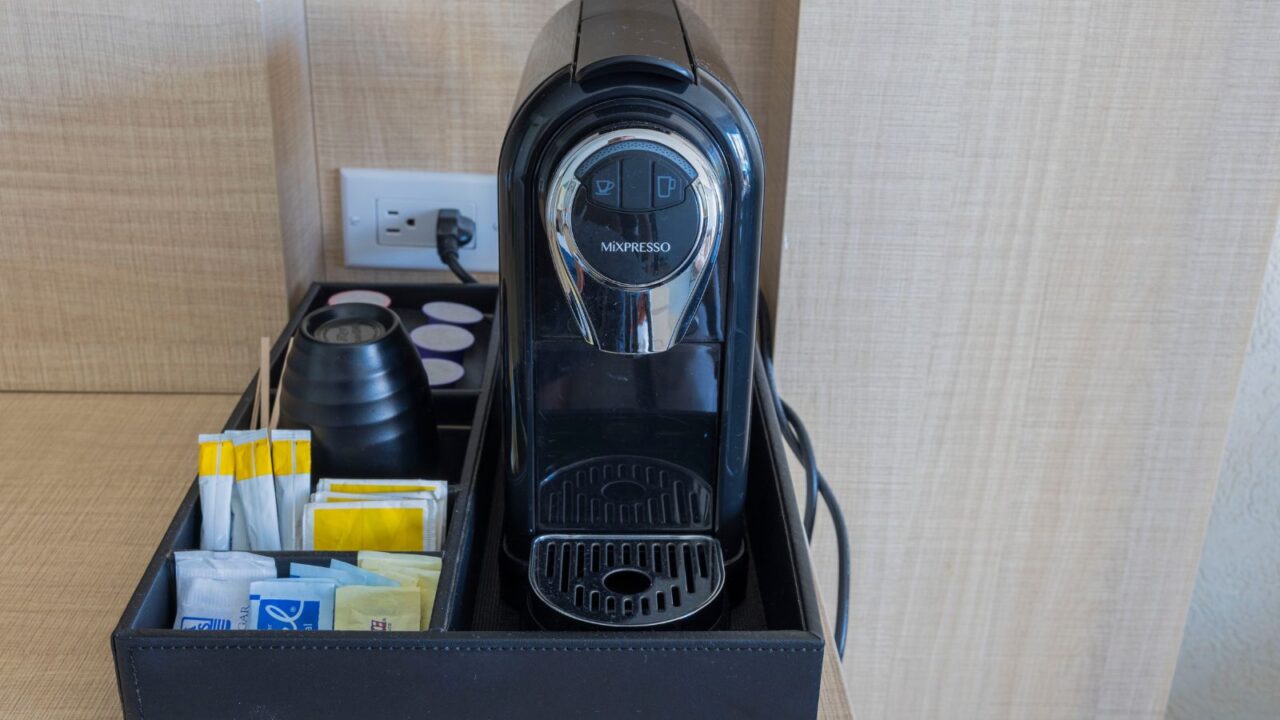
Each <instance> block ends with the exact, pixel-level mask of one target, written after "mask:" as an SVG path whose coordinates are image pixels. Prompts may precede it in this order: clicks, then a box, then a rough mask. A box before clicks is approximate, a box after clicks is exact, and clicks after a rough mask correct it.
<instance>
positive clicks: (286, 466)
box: [271, 430, 311, 550]
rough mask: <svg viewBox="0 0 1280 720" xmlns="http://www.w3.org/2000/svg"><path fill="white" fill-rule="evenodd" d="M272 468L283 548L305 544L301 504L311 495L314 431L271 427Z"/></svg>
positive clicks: (296, 547)
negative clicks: (312, 435)
mask: <svg viewBox="0 0 1280 720" xmlns="http://www.w3.org/2000/svg"><path fill="white" fill-rule="evenodd" d="M271 469H272V472H273V473H274V475H275V488H276V515H277V520H278V525H279V528H280V547H281V548H282V549H284V550H298V549H300V548H301V547H302V507H303V506H304V505H306V504H307V499H308V497H309V496H310V494H311V431H310V430H272V431H271Z"/></svg>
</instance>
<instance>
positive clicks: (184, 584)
mask: <svg viewBox="0 0 1280 720" xmlns="http://www.w3.org/2000/svg"><path fill="white" fill-rule="evenodd" d="M173 565H174V575H175V576H176V582H175V585H176V587H177V599H178V611H177V613H176V614H175V616H174V621H173V627H174V629H175V630H232V629H237V630H243V629H245V628H247V627H248V622H249V585H250V584H251V583H253V582H254V581H256V580H265V579H269V578H274V577H275V576H276V561H275V560H272V559H271V558H269V557H263V556H261V555H254V554H252V553H246V552H235V551H227V552H214V551H210V550H180V551H178V552H175V553H174V554H173Z"/></svg>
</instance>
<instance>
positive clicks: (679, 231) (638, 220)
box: [544, 128, 724, 354]
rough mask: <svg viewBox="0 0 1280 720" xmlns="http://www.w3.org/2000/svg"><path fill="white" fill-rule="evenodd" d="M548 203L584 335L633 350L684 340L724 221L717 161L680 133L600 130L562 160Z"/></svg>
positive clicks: (549, 227) (554, 245)
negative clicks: (689, 318)
mask: <svg viewBox="0 0 1280 720" xmlns="http://www.w3.org/2000/svg"><path fill="white" fill-rule="evenodd" d="M544 203H545V214H544V223H545V226H546V235H547V239H548V242H549V243H550V250H551V256H552V258H553V262H554V264H555V268H556V274H557V277H558V279H559V281H560V285H561V287H562V289H563V290H564V293H565V298H566V300H568V303H569V306H570V307H571V308H572V309H573V313H574V318H575V319H576V320H577V324H578V327H579V329H580V330H581V331H582V337H583V339H584V340H586V341H587V342H588V343H591V344H593V345H595V346H597V347H599V348H600V349H601V350H603V351H605V352H613V353H626V354H642V353H655V352H662V351H664V350H666V349H668V348H670V347H671V346H672V345H674V344H675V343H677V342H679V340H680V337H679V336H680V334H681V333H682V332H683V330H684V328H685V327H686V326H687V324H688V323H687V320H688V314H689V313H691V312H693V310H694V308H695V307H696V304H697V301H698V300H699V299H700V298H699V296H700V295H701V292H702V290H703V289H704V288H705V287H706V280H707V277H706V274H707V272H708V271H709V269H710V268H711V267H712V265H713V264H714V262H715V257H716V253H717V251H718V249H719V245H720V236H721V232H722V230H723V226H724V199H723V193H722V190H721V187H720V182H719V180H718V178H717V175H716V172H715V166H713V164H712V163H711V161H710V160H709V159H708V158H707V157H706V156H705V155H703V154H702V153H701V152H700V151H699V150H698V149H697V148H695V147H694V146H693V145H692V144H691V143H690V142H688V141H687V140H685V139H684V138H683V137H680V136H679V135H676V134H674V133H669V132H664V131H662V130H657V129H652V128H626V129H615V130H610V131H606V132H602V133H599V134H596V135H592V136H589V137H587V138H586V139H584V140H582V141H581V142H579V143H578V144H577V145H576V146H575V147H574V148H573V149H572V150H570V151H569V152H568V153H567V154H566V155H565V156H564V157H563V159H561V161H560V163H559V164H558V165H557V166H556V168H555V170H554V172H553V173H552V176H551V181H550V183H549V185H548V191H547V194H546V196H545V198H544Z"/></svg>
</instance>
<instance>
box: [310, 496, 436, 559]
mask: <svg viewBox="0 0 1280 720" xmlns="http://www.w3.org/2000/svg"><path fill="white" fill-rule="evenodd" d="M439 512H440V506H439V504H438V503H437V502H436V500H435V499H434V498H431V499H426V500H369V501H357V502H331V503H325V502H313V503H307V505H306V507H305V508H304V509H303V515H302V543H303V549H305V550H329V551H335V550H400V551H408V552H430V551H438V550H439V549H440V538H441V533H440V522H439V520H440V518H439Z"/></svg>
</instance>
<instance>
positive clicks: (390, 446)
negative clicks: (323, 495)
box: [280, 303, 448, 478]
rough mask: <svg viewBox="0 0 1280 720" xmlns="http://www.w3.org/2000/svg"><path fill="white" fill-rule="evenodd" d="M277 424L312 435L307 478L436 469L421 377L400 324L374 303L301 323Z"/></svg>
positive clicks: (334, 309) (335, 309)
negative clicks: (309, 474)
mask: <svg viewBox="0 0 1280 720" xmlns="http://www.w3.org/2000/svg"><path fill="white" fill-rule="evenodd" d="M441 327H448V326H441ZM280 424H281V426H283V427H288V428H298V429H308V430H310V431H311V437H312V474H313V477H325V476H330V477H360V478H388V477H394V478H402V477H433V476H434V473H435V472H436V470H437V469H438V460H439V456H438V448H439V446H438V441H437V435H436V424H435V418H434V415H433V413H432V406H431V387H430V385H429V383H428V380H427V373H426V371H425V369H424V368H423V367H422V360H421V358H419V357H418V353H417V352H416V351H415V349H414V346H413V343H412V342H410V341H409V336H408V334H407V333H405V331H404V327H403V326H402V325H401V324H400V319H399V318H398V317H397V316H396V314H395V313H394V312H392V311H391V310H387V309H385V308H381V307H377V306H376V305H368V304H364V303H344V304H339V305H332V306H329V307H325V308H321V309H319V310H316V311H313V312H312V313H310V314H308V315H307V316H306V317H304V318H303V319H302V324H301V326H300V327H299V328H298V333H297V335H295V336H294V341H293V349H292V350H291V351H290V352H289V354H288V356H287V358H286V359H285V366H284V371H283V374H282V376H281V382H280Z"/></svg>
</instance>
